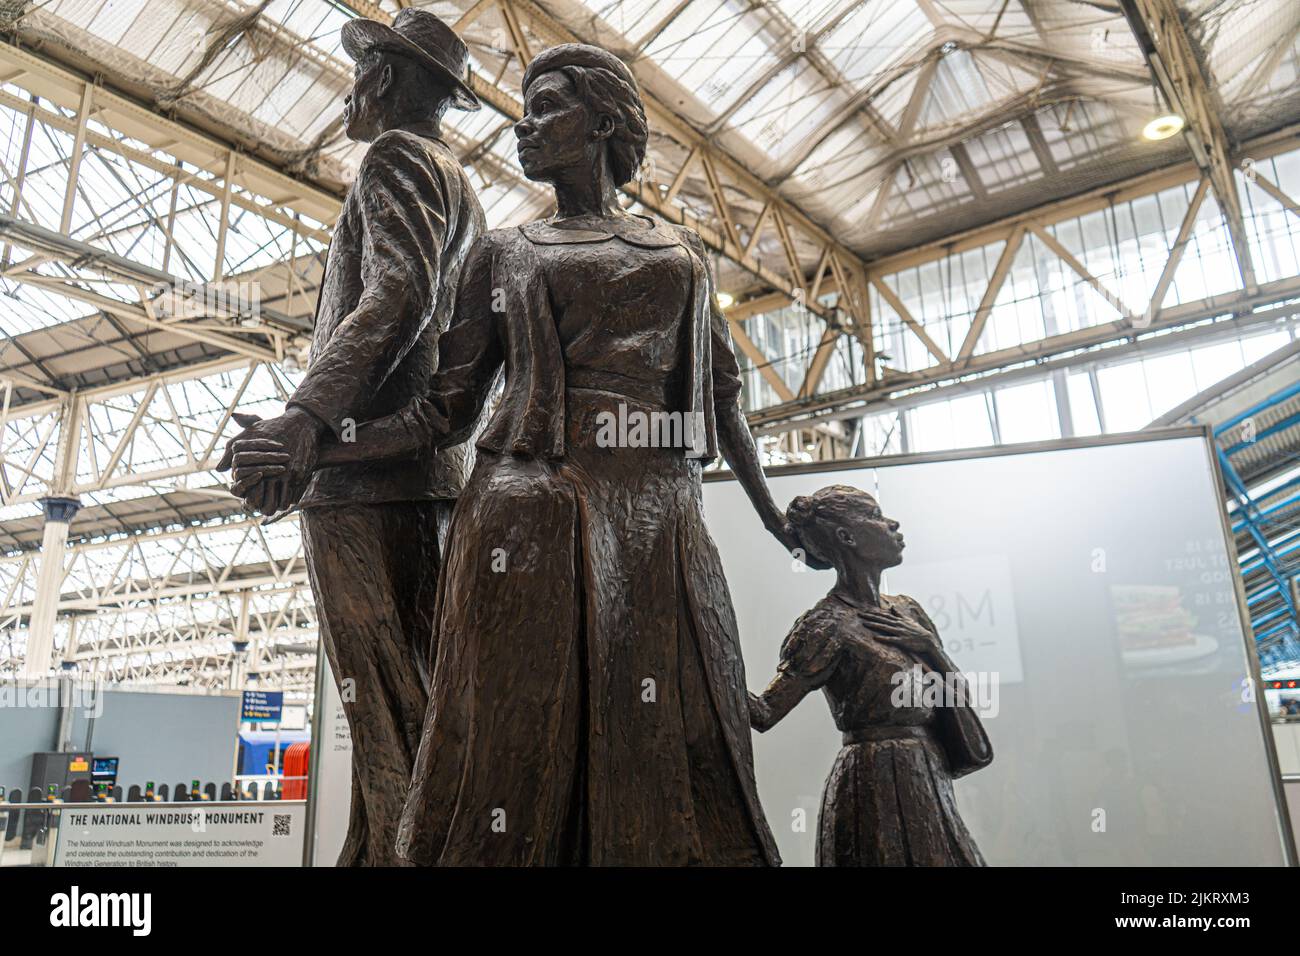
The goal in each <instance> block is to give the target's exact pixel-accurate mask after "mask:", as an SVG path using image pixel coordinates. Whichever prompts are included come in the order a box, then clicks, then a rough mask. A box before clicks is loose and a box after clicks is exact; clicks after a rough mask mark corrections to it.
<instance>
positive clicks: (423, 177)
mask: <svg viewBox="0 0 1300 956" xmlns="http://www.w3.org/2000/svg"><path fill="white" fill-rule="evenodd" d="M358 180H359V182H358V184H357V189H358V198H359V200H360V210H361V220H362V221H361V236H362V239H361V250H360V254H361V281H362V286H363V291H362V293H361V298H360V300H359V301H358V303H357V306H356V308H355V309H353V310H352V312H351V314H350V315H348V316H347V318H345V319H344V320H343V321H342V322H341V323H340V324H339V326H338V328H337V329H335V330H334V334H333V335H332V336H331V337H330V339H329V341H328V342H326V343H325V345H324V347H323V350H322V351H321V353H320V354H319V355H317V356H315V358H314V359H313V360H312V364H311V368H310V370H309V371H308V372H307V375H306V377H305V378H304V379H303V381H302V384H301V385H299V386H298V389H297V390H296V391H295V392H294V394H293V396H292V398H290V400H289V404H290V405H297V406H300V407H302V408H305V409H306V410H307V411H309V412H311V413H312V414H313V415H315V416H316V417H317V418H319V419H320V420H321V421H322V422H324V423H325V424H327V425H329V427H330V428H331V429H332V430H333V431H334V434H335V435H339V434H340V433H341V431H342V428H343V425H342V422H343V420H344V419H345V418H349V417H356V414H357V409H358V408H359V407H360V406H362V405H363V404H364V401H365V399H366V398H368V397H369V396H371V395H373V394H374V393H375V392H376V391H378V389H379V388H380V386H381V385H383V383H384V381H385V380H386V379H387V378H388V376H389V375H390V374H391V373H392V371H393V369H395V368H396V367H397V365H398V363H400V362H401V361H402V359H403V358H404V357H405V356H406V353H407V352H409V351H410V349H411V346H413V345H414V344H415V342H416V340H417V339H418V338H419V337H420V333H421V332H423V331H424V327H425V325H426V323H428V322H429V321H430V318H431V316H432V314H433V308H432V297H433V296H434V295H435V294H436V290H437V289H438V280H439V270H440V268H441V266H440V262H441V254H442V248H443V245H444V243H445V242H446V234H447V208H448V197H447V196H446V193H445V190H446V188H447V185H446V183H445V181H444V179H443V177H442V176H441V175H440V174H439V172H438V169H437V167H436V166H434V165H433V164H432V163H431V162H430V160H429V157H428V154H427V153H425V152H424V150H423V148H422V146H421V145H420V144H419V143H418V142H416V141H414V139H413V138H411V137H409V136H407V135H406V134H400V133H394V132H389V133H385V134H384V135H383V136H380V137H379V138H378V139H377V140H375V142H374V143H373V144H372V145H371V147H370V150H369V151H368V152H367V153H366V158H365V161H364V162H363V163H362V166H361V171H360V172H359V173H358Z"/></svg>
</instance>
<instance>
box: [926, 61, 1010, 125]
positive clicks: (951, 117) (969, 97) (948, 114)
mask: <svg viewBox="0 0 1300 956" xmlns="http://www.w3.org/2000/svg"><path fill="white" fill-rule="evenodd" d="M929 94H930V95H929V96H927V97H926V99H925V106H924V107H923V108H922V110H921V122H920V126H921V128H922V129H926V128H929V127H931V126H943V125H946V124H950V123H953V122H954V121H956V120H959V119H962V118H964V117H969V116H971V115H972V114H975V113H980V112H983V110H984V108H985V107H987V106H988V105H989V104H990V103H991V102H992V98H991V97H990V96H989V90H988V86H987V84H986V83H985V82H984V77H983V76H982V75H981V73H980V71H979V69H978V67H977V66H976V65H975V60H974V58H973V57H972V56H971V55H970V54H969V53H967V52H966V51H965V50H954V51H953V52H951V53H949V54H947V55H945V56H944V57H942V58H941V59H940V60H939V65H938V67H937V68H936V69H935V71H934V77H933V79H931V81H930V91H929Z"/></svg>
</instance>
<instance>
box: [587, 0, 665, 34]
mask: <svg viewBox="0 0 1300 956" xmlns="http://www.w3.org/2000/svg"><path fill="white" fill-rule="evenodd" d="M674 3H675V0H674ZM582 4H583V6H585V7H586V8H587V9H588V10H590V11H591V12H592V13H594V14H595V15H596V16H598V17H600V19H602V20H604V21H605V22H606V23H608V24H609V25H610V26H611V27H613V28H614V29H615V30H617V31H618V32H619V33H620V34H622V35H623V36H624V37H626V38H627V39H629V40H632V41H636V40H639V39H640V38H641V37H643V36H644V35H645V33H646V31H647V30H650V29H651V28H652V27H654V25H655V24H656V23H658V22H659V20H660V19H661V18H662V17H663V16H664V15H665V11H666V10H668V9H671V5H670V4H666V3H664V0H582Z"/></svg>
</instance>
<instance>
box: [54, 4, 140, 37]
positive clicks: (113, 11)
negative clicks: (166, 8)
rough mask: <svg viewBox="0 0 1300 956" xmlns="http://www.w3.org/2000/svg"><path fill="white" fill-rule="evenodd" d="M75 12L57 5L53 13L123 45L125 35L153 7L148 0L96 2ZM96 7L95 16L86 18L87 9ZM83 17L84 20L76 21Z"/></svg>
mask: <svg viewBox="0 0 1300 956" xmlns="http://www.w3.org/2000/svg"><path fill="white" fill-rule="evenodd" d="M79 6H81V7H82V8H83V9H81V10H77V9H74V8H72V7H71V6H70V5H69V4H66V3H63V4H59V5H58V6H57V7H56V8H55V9H54V11H53V12H55V13H57V14H58V15H59V16H61V17H64V18H65V19H69V20H71V21H72V22H73V23H82V24H84V25H85V27H86V30H87V31H89V32H90V33H93V34H94V35H95V36H97V37H99V38H100V39H101V40H106V41H107V42H109V43H112V44H115V45H123V41H124V40H127V34H128V33H129V32H131V31H132V30H133V29H134V27H135V25H136V22H137V20H139V18H140V15H141V14H142V13H144V12H145V10H146V9H147V8H148V7H150V6H153V4H151V3H149V0H96V2H95V3H93V4H91V3H83V4H80V5H79ZM91 7H98V8H99V11H98V13H96V14H93V15H90V16H86V14H87V12H88V8H91ZM79 17H85V19H78V18H79Z"/></svg>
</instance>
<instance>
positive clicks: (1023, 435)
mask: <svg viewBox="0 0 1300 956" xmlns="http://www.w3.org/2000/svg"><path fill="white" fill-rule="evenodd" d="M993 395H994V400H995V402H996V407H997V414H998V437H999V438H1001V439H1002V444H1004V445H1011V444H1015V443H1017V442H1030V441H1044V440H1046V439H1050V438H1059V437H1060V434H1061V428H1060V419H1058V418H1057V414H1056V390H1055V389H1054V388H1052V383H1051V382H1050V381H1046V380H1039V381H1036V382H1027V383H1025V384H1023V385H1012V386H1009V387H1005V388H999V389H996V390H995V391H994V392H993Z"/></svg>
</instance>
